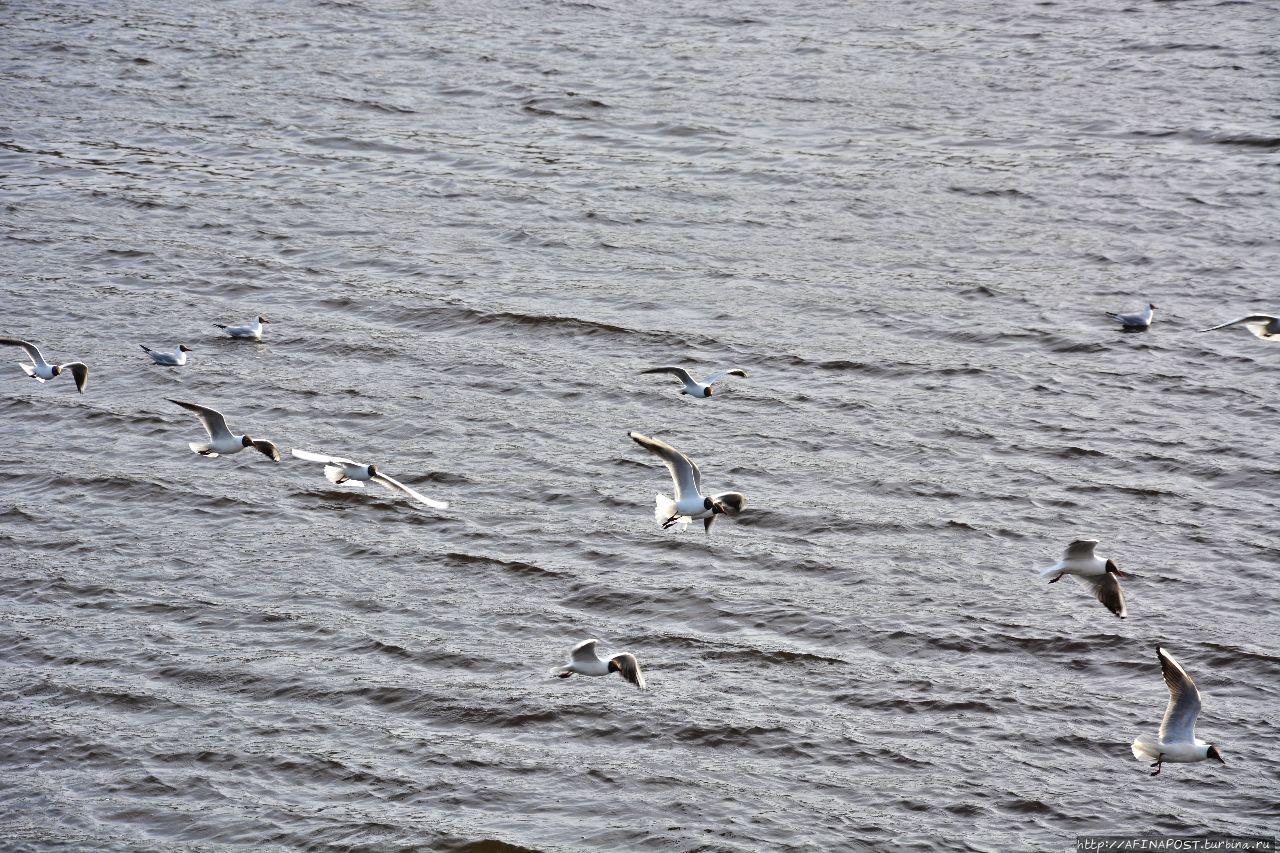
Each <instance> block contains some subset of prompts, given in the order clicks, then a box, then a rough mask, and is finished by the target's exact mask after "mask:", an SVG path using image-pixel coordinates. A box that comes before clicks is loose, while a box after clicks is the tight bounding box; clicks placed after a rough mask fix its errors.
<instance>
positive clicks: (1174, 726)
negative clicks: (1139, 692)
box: [1131, 646, 1227, 776]
mask: <svg viewBox="0 0 1280 853" xmlns="http://www.w3.org/2000/svg"><path fill="white" fill-rule="evenodd" d="M1156 657H1158V658H1159V659H1160V672H1161V674H1163V675H1164V683H1165V686H1166V687H1168V688H1169V706H1168V707H1167V708H1165V709H1164V719H1163V720H1161V721H1160V736H1159V737H1152V736H1151V735H1138V736H1137V737H1136V738H1134V741H1133V746H1132V747H1131V748H1132V749H1133V757H1134V758H1136V759H1138V760H1139V761H1145V760H1146V759H1148V758H1154V759H1155V762H1154V763H1153V764H1152V765H1151V766H1152V767H1154V768H1155V771H1154V772H1153V773H1152V774H1151V775H1152V776H1159V775H1160V768H1161V767H1162V766H1163V765H1164V763H1165V762H1166V761H1172V762H1174V763H1176V764H1189V763H1191V762H1193V761H1204V760H1205V759H1208V758H1216V759H1218V760H1219V761H1221V762H1222V763H1223V764H1226V763H1227V762H1226V761H1225V760H1224V759H1223V757H1222V754H1221V753H1219V752H1218V748H1217V747H1216V746H1214V745H1213V744H1211V743H1205V742H1204V741H1202V740H1197V739H1196V716H1197V715H1198V714H1199V713H1200V691H1199V690H1197V689H1196V683H1195V682H1194V681H1192V680H1191V676H1189V675H1187V671H1186V670H1185V669H1183V668H1182V667H1181V666H1179V665H1178V662H1177V661H1176V660H1174V659H1173V655H1171V654H1169V653H1168V652H1166V651H1165V650H1164V649H1162V648H1161V647H1160V646H1156Z"/></svg>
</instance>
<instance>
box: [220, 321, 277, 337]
mask: <svg viewBox="0 0 1280 853" xmlns="http://www.w3.org/2000/svg"><path fill="white" fill-rule="evenodd" d="M270 322H271V321H270V320H268V319H267V318H266V317H263V316H259V317H258V319H256V320H254V321H253V324H252V325H249V326H224V325H222V324H221V323H214V324H213V325H215V326H217V327H218V328H219V329H225V330H226V332H227V334H228V335H230V336H231V337H233V338H252V339H253V340H255V341H260V340H262V325H263V324H264V323H270Z"/></svg>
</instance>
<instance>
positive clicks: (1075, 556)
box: [1062, 539, 1098, 560]
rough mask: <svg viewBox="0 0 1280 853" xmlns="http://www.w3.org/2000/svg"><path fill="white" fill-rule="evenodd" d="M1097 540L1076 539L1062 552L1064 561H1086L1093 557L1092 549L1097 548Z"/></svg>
mask: <svg viewBox="0 0 1280 853" xmlns="http://www.w3.org/2000/svg"><path fill="white" fill-rule="evenodd" d="M1097 544H1098V540H1097V539H1077V540H1076V541H1074V542H1072V543H1071V544H1070V545H1068V546H1067V550H1065V551H1063V552H1062V559H1064V560H1088V559H1091V558H1092V557H1093V549H1094V548H1095V547H1096V546H1097Z"/></svg>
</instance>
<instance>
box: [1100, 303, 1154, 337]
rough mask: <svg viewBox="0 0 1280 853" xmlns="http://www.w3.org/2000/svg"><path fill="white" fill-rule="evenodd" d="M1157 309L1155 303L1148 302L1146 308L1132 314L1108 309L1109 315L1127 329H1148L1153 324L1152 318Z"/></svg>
mask: <svg viewBox="0 0 1280 853" xmlns="http://www.w3.org/2000/svg"><path fill="white" fill-rule="evenodd" d="M1155 310H1156V306H1155V305H1152V304H1151V303H1147V307H1146V308H1143V309H1142V310H1141V311H1136V312H1134V313H1132V314H1116V313H1113V312H1111V311H1108V312H1107V316H1108V317H1110V318H1111V319H1112V320H1115V321H1116V322H1117V323H1119V324H1120V325H1122V326H1124V327H1125V328H1126V329H1133V330H1137V329H1146V328H1148V327H1150V326H1151V318H1152V317H1153V316H1155Z"/></svg>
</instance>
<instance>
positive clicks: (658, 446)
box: [627, 432, 702, 503]
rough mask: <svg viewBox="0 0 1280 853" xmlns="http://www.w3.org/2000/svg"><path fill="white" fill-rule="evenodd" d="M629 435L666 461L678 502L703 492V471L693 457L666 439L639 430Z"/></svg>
mask: <svg viewBox="0 0 1280 853" xmlns="http://www.w3.org/2000/svg"><path fill="white" fill-rule="evenodd" d="M627 435H628V436H629V437H630V438H631V440H632V441H634V442H635V443H636V444H638V445H640V446H641V447H643V448H644V449H645V450H647V451H649V452H650V453H653V454H655V455H657V456H658V458H660V459H661V460H662V461H663V462H665V463H666V465H667V470H668V471H670V472H671V482H672V483H673V484H674V485H675V489H676V503H679V502H680V501H681V500H683V499H684V497H685V496H686V495H700V494H702V472H701V471H699V470H698V466H697V465H695V464H694V462H693V460H692V459H690V458H689V457H688V456H685V455H684V454H683V453H681V452H680V451H679V450H676V449H675V448H674V447H672V446H671V445H669V444H667V443H666V442H665V441H659V440H658V439H656V438H650V437H649V436H647V435H641V434H640V433H638V432H629V433H627Z"/></svg>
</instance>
